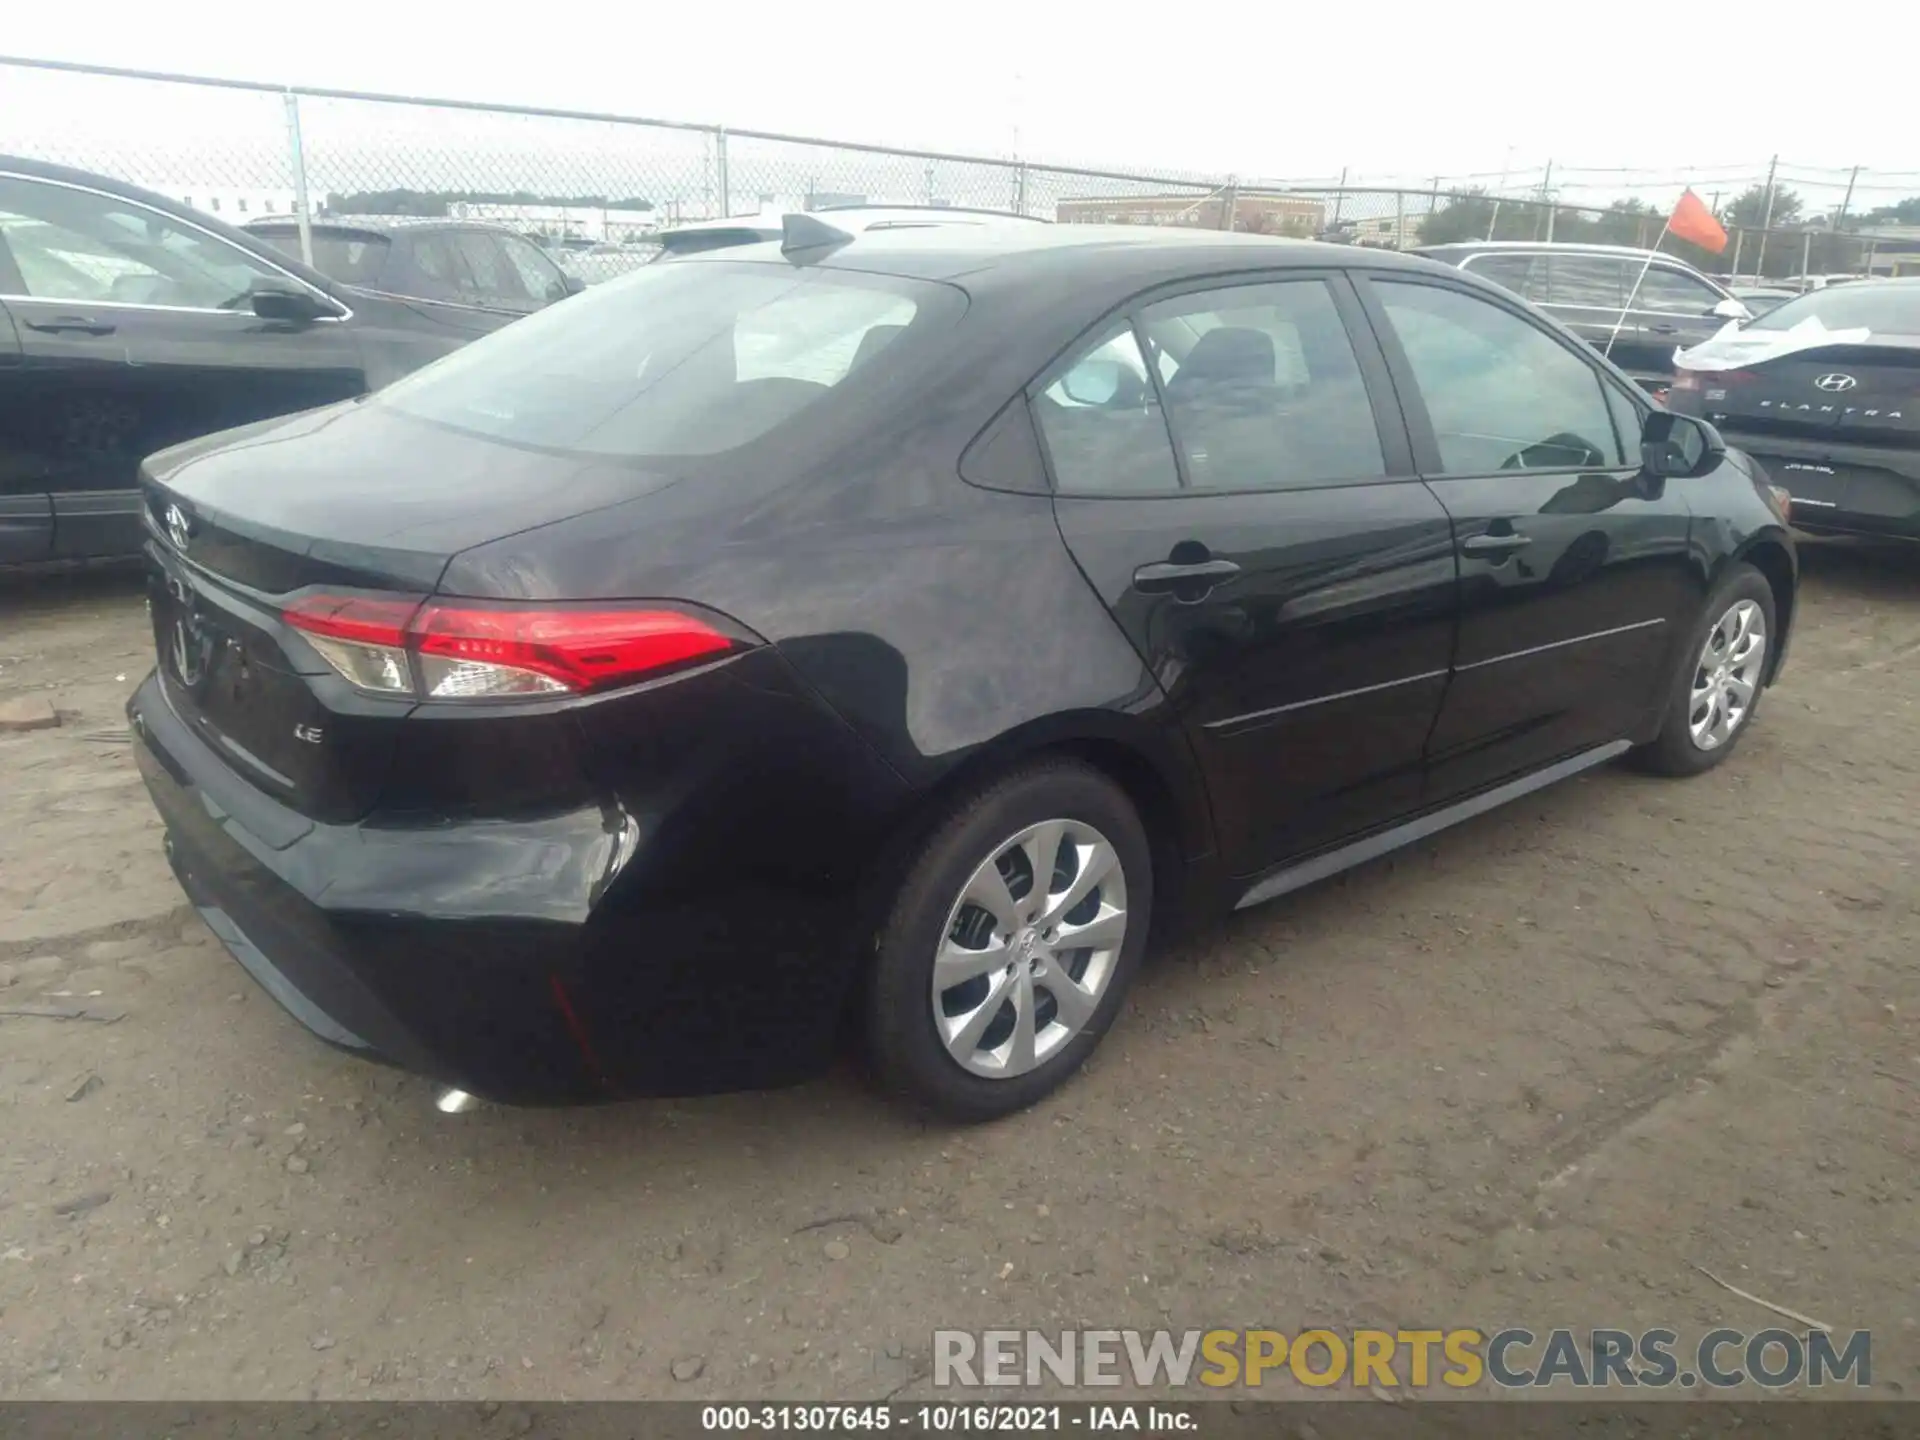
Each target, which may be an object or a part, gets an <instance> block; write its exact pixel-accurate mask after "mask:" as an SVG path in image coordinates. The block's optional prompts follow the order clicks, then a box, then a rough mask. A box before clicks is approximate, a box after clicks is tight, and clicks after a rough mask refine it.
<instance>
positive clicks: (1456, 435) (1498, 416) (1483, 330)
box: [1373, 280, 1621, 475]
mask: <svg viewBox="0 0 1920 1440" xmlns="http://www.w3.org/2000/svg"><path fill="white" fill-rule="evenodd" d="M1373 286H1374V290H1375V292H1376V293H1377V294H1378V295H1379V297H1380V303H1381V306H1382V307H1383V308H1384V309H1385V310H1386V312H1387V319H1388V321H1389V323H1391V324H1392V326H1393V329H1394V333H1395V334H1396V335H1398V336H1399V337H1400V345H1401V348H1402V349H1403V350H1405V352H1406V356H1407V363H1408V364H1409V365H1410V366H1411V367H1412V370H1413V378H1414V383H1415V384H1416V385H1417V386H1418V387H1419V390H1420V396H1421V398H1422V399H1423V400H1424V401H1425V402H1426V407H1427V415H1428V418H1429V419H1430V420H1431V421H1432V422H1433V431H1434V438H1435V440H1436V441H1437V442H1438V444H1439V447H1440V464H1441V469H1442V470H1443V471H1444V472H1445V473H1446V474H1449V475H1491V474H1497V473H1498V472H1500V471H1502V470H1564V469H1574V468H1578V467H1581V466H1593V467H1600V466H1614V465H1618V464H1620V463H1621V459H1620V447H1619V446H1618V444H1616V442H1615V440H1614V433H1613V418H1612V416H1611V415H1610V414H1609V413H1608V409H1607V401H1606V397H1605V395H1604V394H1603V392H1602V387H1601V380H1600V372H1599V371H1598V370H1597V369H1596V368H1595V367H1594V366H1592V365H1590V364H1588V363H1587V361H1586V360H1584V359H1582V358H1581V357H1580V356H1578V355H1576V354H1575V353H1574V352H1573V351H1571V350H1569V349H1568V348H1567V347H1566V346H1564V345H1562V344H1561V343H1560V342H1559V341H1558V340H1556V339H1555V338H1554V337H1553V336H1552V335H1551V334H1549V333H1548V332H1547V331H1545V330H1542V329H1541V328H1540V327H1539V326H1538V325H1536V324H1535V323H1534V322H1533V321H1531V320H1526V319H1523V318H1522V317H1520V316H1518V315H1516V314H1514V313H1513V312H1512V311H1510V310H1507V309H1504V308H1503V307H1501V306H1499V305H1496V304H1494V303H1493V302H1491V301H1489V300H1484V299H1482V298H1480V297H1479V296H1477V295H1468V294H1466V293H1464V292H1462V291H1458V290H1451V289H1442V288H1441V287H1439V286H1435V285H1414V284H1409V283H1407V282H1405V281H1399V280H1375V281H1374V282H1373Z"/></svg>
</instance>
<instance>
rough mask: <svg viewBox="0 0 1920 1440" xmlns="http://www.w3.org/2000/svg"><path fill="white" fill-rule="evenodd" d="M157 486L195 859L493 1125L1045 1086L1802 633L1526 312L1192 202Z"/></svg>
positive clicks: (167, 636)
mask: <svg viewBox="0 0 1920 1440" xmlns="http://www.w3.org/2000/svg"><path fill="white" fill-rule="evenodd" d="M143 486H144V504H145V507H146V510H145V513H146V519H147V526H148V542H147V554H148V558H149V562H150V566H151V574H152V581H153V583H152V589H151V604H152V612H153V623H154V631H155V639H156V643H157V647H158V654H159V663H158V667H157V669H156V671H155V673H154V674H153V675H151V676H150V677H148V679H147V680H146V681H145V682H144V683H143V684H142V685H141V686H140V687H139V689H138V691H137V693H136V694H135V695H134V697H133V699H132V700H131V702H130V715H131V718H132V721H133V728H134V731H135V735H136V739H137V744H136V753H137V755H138V757H139V762H140V765H141V768H142V771H143V773H144V775H145V778H146V781H147V784H148V787H149V789H150V790H151V792H152V795H153V798H154V801H155V803H156V804H157V805H158V807H159V809H160V812H161V814H162V816H163V817H164V819H165V822H166V837H167V839H166V844H167V849H168V853H169V855H170V857H171V859H172V863H173V866H174V868H175V870H176V872H177V874H178V876H179V878H180V881H181V883H182V885H183V886H184V887H185V890H186V892H187V894H188V895H189V896H190V897H191V899H192V901H193V903H194V904H195V905H196V906H197V907H198V909H199V911H200V913H201V914H202V915H203V916H204V917H205V919H206V922H207V923H208V925H209V926H211V927H212V929H213V930H214V932H215V933H216V934H218V935H219V937H220V938H221V940H222V941H223V942H224V943H225V944H226V946H227V947H228V949H229V950H231V952H232V953H233V955H234V956H235V957H236V958H237V959H238V961H239V963H241V964H242V965H244V966H245V967H246V968H247V969H248V970H249V971H250V972H251V973H252V975H253V976H254V978H255V979H256V980H258V981H259V983H260V984H261V985H262V986H264V987H265V988H266V989H267V990H268V991H269V992H270V993H271V994H272V995H273V996H274V997H275V998H276V999H277V1000H278V1001H279V1002H280V1003H281V1004H282V1005H283V1006H284V1007H285V1008H286V1009H287V1010H288V1011H290V1012H291V1013H292V1014H293V1016H294V1017H296V1018H297V1019H298V1020H299V1021H300V1022H302V1023H303V1024H304V1025H305V1026H306V1027H307V1028H308V1029H309V1030H311V1031H312V1032H314V1033H315V1034H317V1035H319V1036H320V1037H321V1038H323V1039H325V1040H327V1041H329V1042H331V1043H332V1044H334V1045H337V1046H341V1047H344V1048H346V1049H348V1050H351V1051H354V1052H357V1053H360V1054H362V1055H365V1056H367V1057H369V1058H378V1059H382V1060H385V1061H388V1062H390V1063H394V1064H397V1065H400V1066H403V1067H406V1068H408V1069H411V1070H414V1071H417V1072H420V1073H422V1074H424V1075H427V1076H430V1077H433V1078H434V1079H435V1080H437V1081H439V1082H440V1083H441V1084H443V1085H445V1086H448V1087H451V1088H452V1089H453V1090H455V1091H458V1092H463V1093H466V1094H471V1095H479V1096H482V1097H487V1098H492V1099H496V1100H501V1101H507V1102H519V1103H560V1102H569V1101H580V1100H590V1099H597V1098H611V1097H618V1096H631V1095H665V1094H683V1093H691V1092H701V1091H711V1090H721V1089H737V1088H744V1087H759V1086H768V1085H773V1084H778V1083H782V1082H787V1081H792V1080H796V1079H799V1078H802V1077H804V1076H807V1075H809V1074H812V1073H813V1072H815V1071H817V1070H818V1069H820V1068H821V1067H822V1066H823V1065H825V1064H826V1063H828V1062H829V1060H830V1059H831V1057H832V1056H833V1055H834V1054H835V1053H836V1051H837V1050H838V1049H839V1048H840V1047H841V1046H842V1045H843V1044H845V1043H857V1044H858V1046H859V1048H860V1049H861V1050H862V1051H863V1052H864V1053H865V1054H866V1055H867V1056H869V1057H870V1059H871V1063H872V1067H873V1069H874V1071H875V1072H876V1073H877V1075H878V1076H879V1078H880V1079H881V1081H882V1082H883V1084H884V1085H885V1086H886V1087H887V1088H888V1089H890V1090H892V1091H895V1092H897V1093H900V1094H902V1095H904V1096H905V1097H907V1098H908V1099H909V1100H911V1101H913V1102H916V1103H918V1104H919V1105H921V1106H924V1107H927V1108H929V1109H931V1110H934V1111H937V1112H940V1113H944V1114H947V1115H951V1116H957V1117H962V1118H974V1119H979V1118H986V1117H991V1116H994V1115H997V1114H1002V1113H1005V1112H1008V1111H1011V1110H1014V1109H1017V1108H1019V1107H1021V1106H1023V1105H1027V1104H1030V1103H1032V1102H1033V1101H1035V1100H1036V1099H1038V1098H1039V1097H1041V1096H1042V1095H1045V1094H1046V1093H1048V1092H1049V1091H1050V1090H1052V1089H1053V1088H1054V1087H1055V1086H1057V1085H1058V1084H1059V1083H1061V1082H1062V1081H1063V1080H1064V1079H1065V1078H1066V1077H1068V1076H1069V1075H1070V1074H1071V1073H1072V1072H1073V1071H1074V1070H1075V1069H1076V1068H1077V1067H1078V1066H1079V1065H1080V1063H1081V1062H1082V1061H1083V1060H1084V1059H1085V1058H1086V1056H1087V1055H1088V1053H1089V1052H1090V1051H1091V1050H1092V1049H1093V1048H1094V1046H1095V1045H1097V1044H1098V1043H1099V1041H1100V1039H1101V1037H1102V1036H1103V1034H1104V1033H1105V1032H1106V1031H1107V1029H1108V1028H1109V1026H1110V1025H1111V1024H1112V1023H1113V1021H1114V1019H1115V1016H1116V1015H1117V1014H1118V1013H1119V1010H1120V1008H1121V1004H1122V998H1123V996H1124V994H1125V992H1126V989H1127V985H1128V982H1129V981H1130V980H1131V978H1132V977H1133V974H1134V972H1135V970H1136V968H1137V967H1138V965H1139V964H1140V961H1141V958H1142V955H1143V953H1144V952H1145V950H1146V949H1147V947H1148V943H1149V939H1150V937H1151V936H1153V935H1156V934H1159V933H1161V932H1163V931H1164V930H1165V929H1167V928H1168V927H1169V926H1172V925H1174V924H1176V923H1181V922H1190V921H1193V920H1195V919H1204V918H1205V917H1207V916H1209V915H1214V914H1218V913H1220V912H1222V911H1225V910H1229V909H1232V908H1234V907H1236V906H1246V905H1252V904H1256V903H1259V902H1261V901H1264V900H1269V899H1271V898H1273V897H1274V896H1277V895H1281V894H1284V893H1286V892H1288V891H1290V890H1293V889H1295V888H1297V887H1299V886H1301V885H1305V884H1308V883H1311V882H1313V881H1316V880H1318V879H1321V878H1323V877H1325V876H1327V875H1330V874H1333V873H1335V872H1336V871H1339V870H1341V869H1343V868H1345V867H1347V866H1351V865H1354V864H1356V863H1359V862H1362V861H1364V860H1367V859H1368V858H1370V857H1373V856H1376V855H1379V854H1381V853H1383V852H1385V851H1387V850H1390V849H1392V848H1393V847H1395V846H1397V845H1402V844H1405V843H1407V842H1409V841H1412V840H1417V839H1419V838H1421V837H1424V836H1427V835H1430V834H1432V833H1434V832H1435V831H1437V830H1439V829H1441V828H1443V827H1444V826H1447V825H1449V824H1452V823H1454V822H1456V821H1458V820H1461V819H1464V818H1466V817H1468V816H1471V815H1475V814H1479V813H1481V812H1483V811H1486V810H1488V809H1490V808H1492V807H1494V806H1496V805H1498V804H1500V803H1501V802H1503V801H1506V800H1509V799H1512V798H1514V797H1516V796H1519V795H1522V794H1525V793H1528V792H1529V791H1532V790H1535V789H1538V788H1539V787H1541V786H1544V785H1547V784H1550V783H1552V782H1554V781H1556V780H1559V779H1562V778H1564V777H1567V776H1570V775H1573V774H1576V773H1578V772H1580V771H1582V770H1585V769H1587V768H1589V767H1591V766H1595V765H1599V764H1602V763H1604V762H1606V761H1609V760H1611V759H1613V758H1614V757H1616V756H1622V755H1626V754H1629V753H1631V754H1632V755H1633V756H1635V757H1637V758H1638V759H1639V760H1640V761H1642V762H1643V763H1644V764H1646V765H1647V766H1649V767H1651V768H1653V769H1656V770H1660V771H1664V772H1667V773H1670V774H1679V775H1684V774H1690V773H1693V772H1698V771H1704V770H1707V769H1709V768H1710V767H1712V766H1714V765H1716V764H1717V763H1719V762H1720V761H1722V760H1724V759H1726V758H1727V756H1728V755H1729V754H1730V753H1731V752H1732V751H1733V750H1734V749H1735V747H1736V746H1737V744H1738V743H1739V741H1740V739H1741V737H1742V736H1743V735H1744V734H1745V733H1746V731H1747V730H1748V729H1749V728H1750V727H1751V725H1752V724H1753V720H1754V715H1755V713H1756V708H1757V707H1758V705H1759V703H1760V701H1761V698H1762V696H1763V694H1764V691H1765V689H1766V687H1767V686H1768V685H1770V684H1771V683H1772V682H1773V680H1774V678H1775V677H1776V676H1777V674H1778V673H1779V667H1780V664H1781V660H1782V657H1783V655H1784V652H1785V646H1786V640H1787V636H1788V632H1789V627H1790V625H1791V623H1792V618H1793V614H1794V608H1795V605H1794V596H1795V576H1796V562H1795V556H1794V549H1793V545H1792V542H1791V540H1790V538H1789V535H1788V530H1787V527H1786V524H1785V518H1786V517H1785V513H1784V503H1785V502H1784V500H1783V498H1782V496H1781V494H1780V493H1779V492H1777V491H1776V490H1774V489H1773V488H1772V487H1770V486H1769V485H1767V484H1766V482H1765V479H1764V476H1762V475H1760V474H1759V472H1758V471H1757V469H1756V468H1755V467H1753V466H1752V465H1751V464H1750V462H1748V461H1747V460H1746V459H1745V458H1744V457H1743V456H1741V455H1740V454H1739V453H1738V452H1736V451H1729V450H1728V449H1727V448H1726V447H1725V445H1724V444H1723V442H1722V441H1721V440H1720V438H1719V436H1718V434H1717V433H1716V432H1715V431H1714V430H1713V428H1712V427H1711V426H1710V425H1709V424H1707V423H1706V422H1704V421H1703V420H1700V419H1698V418H1689V417H1680V416H1675V415H1671V414H1669V413H1667V412H1665V411H1663V410H1660V409H1657V408H1655V407H1652V406H1651V405H1650V404H1649V403H1648V401H1647V400H1646V398H1645V397H1644V396H1643V395H1642V394H1641V393H1640V392H1639V391H1638V390H1637V389H1636V388H1635V386H1634V385H1633V384H1632V383H1631V382H1630V381H1629V380H1628V379H1627V378H1626V377H1625V376H1624V375H1623V374H1622V373H1621V372H1620V371H1619V370H1617V369H1616V368H1614V367H1613V366H1611V365H1610V364H1608V363H1607V362H1606V361H1604V360H1603V359H1602V358H1601V357H1599V356H1598V355H1597V354H1595V353H1594V352H1593V351H1592V350H1590V349H1589V348H1588V347H1586V346H1584V345H1582V344H1581V343H1580V342H1579V341H1578V340H1577V339H1576V338H1574V337H1573V336H1572V335H1571V334H1569V333H1568V332H1567V331H1565V330H1563V329H1561V328H1559V327H1558V326H1556V325H1555V324H1554V323H1553V322H1552V321H1550V320H1547V319H1545V318H1544V317H1543V316H1541V315H1540V314H1539V313H1538V312H1536V311H1533V310H1531V309H1530V308H1529V307H1528V306H1527V305H1526V304H1525V302H1524V301H1522V300H1520V299H1518V298H1517V297H1514V296H1512V295H1510V294H1508V293H1506V292H1504V291H1501V290H1499V289H1497V288H1495V287H1494V286H1492V285H1490V284H1487V283H1485V282H1483V281H1480V280H1477V279H1476V278H1475V277H1473V276H1472V275H1471V274H1467V273H1462V272H1461V271H1459V270H1457V269H1452V268H1449V267H1445V266H1440V265H1437V264H1432V263H1428V262H1425V261H1421V260H1418V259H1414V258H1410V257H1402V256H1396V255H1392V254H1388V253H1383V252H1379V251H1371V250H1361V249H1354V248H1347V247H1333V246H1319V245H1313V244H1306V243H1292V242H1282V241H1276V240H1268V239H1262V238H1258V237H1249V236H1235V235H1214V234H1206V233H1196V232H1185V233H1182V232H1173V233H1168V232H1164V231H1156V230H1147V229H1111V230H1110V229H1104V228H1099V227H1079V226H1058V227H1053V226H1014V225H1008V226H1002V227H992V226H983V227H977V228H970V229H947V230H926V231H901V232H896V233H885V232H881V233H868V234H862V235H858V236H856V235H853V234H850V233H845V232H842V231H840V230H837V229H835V228H833V227H832V226H831V225H830V224H829V223H827V222H825V221H823V220H821V219H819V218H815V217H793V218H792V219H791V220H789V222H788V223H787V226H786V230H785V235H784V239H783V240H781V241H777V242H772V243H768V244H764V245H757V246H750V247H743V248H740V249H737V250H729V251H725V252H719V253H716V254H715V255H713V256H710V257H691V258H689V259H687V260H686V261H684V262H682V263H675V264H672V265H655V266H648V267H646V268H644V269H641V270H639V271H638V272H636V273H634V274H632V275H629V276H626V277H623V278H621V279H619V280H616V281H612V282H610V283H608V284H606V285H604V286H598V287H595V288H594V289H593V290H592V291H591V292H589V293H588V294H586V295H583V296H581V297H579V298H578V299H577V300H574V301H570V302H569V303H567V304H565V305H561V306H556V307H554V308H553V309H551V310H548V311H545V312H542V313H540V314H538V315H535V316H532V317H530V318H529V319H527V320H525V321H522V322H520V323H517V324H515V325H513V326H511V327H509V328H507V329H506V330H503V331H501V332H500V333H498V334H497V335H494V336H492V337H489V338H487V339H484V340H481V341H479V342H478V343H476V344H474V345H472V346H471V347H469V348H467V349H465V350H462V351H460V352H458V353H456V354H454V355H452V356H450V357H449V358H447V359H445V360H442V361H440V362H437V363H436V364H434V365H432V366H430V367H428V368H427V369H425V370H422V371H420V372H418V373H416V374H414V375H412V376H410V377H408V378H406V379H404V380H401V381H399V382H398V383H396V384H394V385H392V386H390V387H388V388H386V389H384V390H382V391H379V392H378V393H376V394H374V395H371V396H367V397H363V398H360V399H357V400H352V401H348V402H345V403H342V404H338V405H334V406H331V407H328V408H324V409H320V410H315V411H311V412H308V413H305V414H302V415H299V416H295V417H291V418H283V419H277V420H272V421H267V422H263V423H260V424H258V425H255V426H252V427H250V428H246V429H242V430H238V431H231V432H227V433H225V434H222V435H219V436H216V437H212V438H210V439H206V440H201V441H195V442H192V443H190V444H188V445H185V446H181V447H178V448H175V449H173V450H170V451H166V452H163V453H162V454H160V455H158V456H155V457H154V458H153V459H151V460H150V461H149V462H148V464H147V466H146V468H145V472H144V475H143ZM1383 1043H1386V1042H1384V1040H1383Z"/></svg>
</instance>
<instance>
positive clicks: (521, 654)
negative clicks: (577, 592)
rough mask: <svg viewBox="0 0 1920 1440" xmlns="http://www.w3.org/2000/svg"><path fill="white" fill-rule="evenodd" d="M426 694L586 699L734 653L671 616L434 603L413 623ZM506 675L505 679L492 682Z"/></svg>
mask: <svg viewBox="0 0 1920 1440" xmlns="http://www.w3.org/2000/svg"><path fill="white" fill-rule="evenodd" d="M413 636H414V638H415V642H416V648H417V649H418V650H419V653H420V660H421V670H422V676H421V678H422V679H423V680H424V681H425V682H426V692H427V694H429V695H432V696H438V697H443V698H447V699H455V698H472V697H478V696H487V695H507V694H514V695H540V694H555V693H559V692H565V691H571V692H573V693H575V694H584V693H586V692H587V691H590V690H605V689H607V688H609V687H610V686H614V685H625V684H629V683H631V682H632V681H634V680H638V679H640V678H641V677H643V676H645V675H648V674H650V673H651V672H653V671H655V670H664V669H666V668H667V667H669V666H673V665H684V664H686V663H687V662H688V661H690V660H698V659H701V658H703V657H705V656H709V655H718V654H720V653H721V652H722V651H724V650H729V649H731V648H732V647H733V640H732V639H731V638H730V637H729V636H727V635H724V634H722V633H721V632H720V631H718V630H716V629H714V628H713V627H712V626H711V625H708V624H707V623H706V622H705V621H703V620H698V619H695V618H694V617H693V616H691V615H683V614H680V613H679V612H678V611H673V610H492V609H476V608H469V607H467V606H461V605H447V604H440V603H433V604H429V605H428V606H426V607H425V608H424V609H423V610H421V612H420V614H419V617H418V618H417V619H416V620H415V621H414V623H413ZM499 672H510V673H504V674H503V673H499Z"/></svg>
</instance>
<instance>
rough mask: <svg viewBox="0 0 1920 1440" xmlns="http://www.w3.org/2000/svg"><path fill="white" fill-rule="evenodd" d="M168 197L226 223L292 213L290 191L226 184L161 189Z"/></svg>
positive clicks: (291, 193)
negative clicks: (203, 187)
mask: <svg viewBox="0 0 1920 1440" xmlns="http://www.w3.org/2000/svg"><path fill="white" fill-rule="evenodd" d="M160 193H161V194H162V195H165V196H166V197H167V198H168V199H169V200H177V201H179V202H180V203H181V204H182V205H184V206H186V207H187V208H188V209H189V210H198V211H200V212H201V213H202V214H204V215H217V216H219V217H220V218H221V219H222V220H224V221H226V222H227V223H228V224H229V225H244V224H246V223H247V221H249V220H257V219H259V218H260V217H261V216H262V215H291V214H293V213H294V212H295V209H296V207H295V204H294V194H293V191H292V190H239V189H233V188H230V187H227V186H210V187H207V188H205V189H192V190H189V189H185V188H180V189H173V190H162V191H160Z"/></svg>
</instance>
